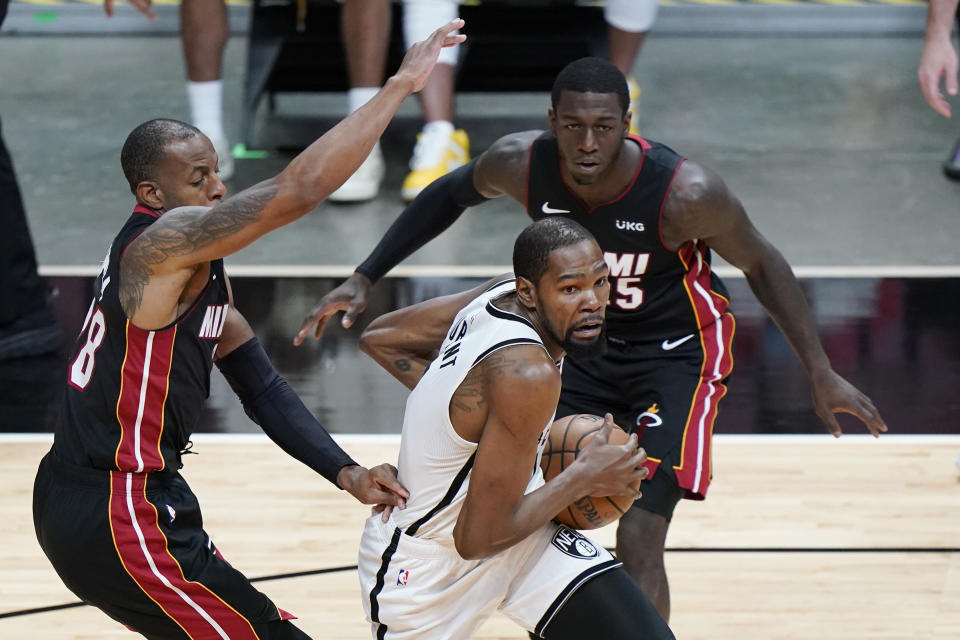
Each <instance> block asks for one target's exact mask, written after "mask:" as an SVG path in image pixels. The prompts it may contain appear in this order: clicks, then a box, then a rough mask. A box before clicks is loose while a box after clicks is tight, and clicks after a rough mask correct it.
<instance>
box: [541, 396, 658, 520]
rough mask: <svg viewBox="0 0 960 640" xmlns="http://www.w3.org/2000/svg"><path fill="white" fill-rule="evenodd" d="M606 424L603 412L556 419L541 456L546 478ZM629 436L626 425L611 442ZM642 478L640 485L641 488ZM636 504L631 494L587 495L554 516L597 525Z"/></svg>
mask: <svg viewBox="0 0 960 640" xmlns="http://www.w3.org/2000/svg"><path fill="white" fill-rule="evenodd" d="M602 426H603V418H602V417H600V416H595V415H591V414H588V413H582V414H579V415H573V416H565V417H563V418H560V419H559V420H555V421H554V423H553V424H552V425H551V426H550V437H549V438H547V444H546V446H545V447H544V450H543V456H542V457H541V458H540V468H541V469H542V470H543V478H544V480H547V481H549V480H550V479H551V478H554V477H555V476H557V475H558V474H559V473H560V472H561V471H563V470H564V469H566V468H567V467H568V466H569V465H570V464H572V463H573V461H574V460H576V458H577V456H578V455H579V454H580V450H581V449H583V447H585V446H586V444H587V443H588V442H589V441H590V438H592V437H593V434H594V433H596V432H597V431H599V430H600V427H602ZM629 437H630V436H629V435H627V433H626V432H625V431H623V429H620V428H615V429H614V430H613V431H612V432H611V433H610V444H623V443H625V442H626V441H627V439H628V438H629ZM639 484H640V483H639V482H638V483H637V485H638V486H637V489H639V488H640V487H639ZM631 505H633V498H631V497H629V496H584V497H583V498H580V499H579V500H577V501H576V502H574V503H573V504H571V505H569V506H568V507H567V508H566V509H564V510H563V511H561V512H560V513H558V514H557V515H556V516H554V518H553V519H554V520H555V521H556V522H559V523H560V524H565V525H567V526H568V527H572V528H574V529H584V530H587V529H598V528H600V527H602V526H604V525H607V524H610V523H611V522H614V521H616V520H619V519H620V516H622V515H623V514H624V513H626V512H627V509H629V508H630V507H631Z"/></svg>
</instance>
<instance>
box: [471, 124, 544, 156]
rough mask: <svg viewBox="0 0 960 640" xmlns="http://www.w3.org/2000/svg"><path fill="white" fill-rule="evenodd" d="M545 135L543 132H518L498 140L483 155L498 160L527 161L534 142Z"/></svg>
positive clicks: (533, 130) (535, 130) (536, 130)
mask: <svg viewBox="0 0 960 640" xmlns="http://www.w3.org/2000/svg"><path fill="white" fill-rule="evenodd" d="M542 134H543V131H542V130H539V129H532V130H530V131H518V132H515V133H508V134H507V135H505V136H502V137H500V138H498V139H497V140H496V141H495V142H494V143H493V144H492V145H490V148H489V149H487V150H486V151H485V152H484V153H483V155H484V157H486V158H491V159H492V158H496V159H498V160H514V161H516V160H524V161H525V160H526V156H527V154H528V153H529V152H530V147H531V146H533V142H534V140H536V139H537V138H538V137H540V135H542Z"/></svg>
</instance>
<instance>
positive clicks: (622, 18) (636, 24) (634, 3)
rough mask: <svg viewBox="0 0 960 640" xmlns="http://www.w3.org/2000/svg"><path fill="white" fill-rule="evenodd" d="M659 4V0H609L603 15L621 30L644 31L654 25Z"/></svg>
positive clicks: (610, 23) (609, 22)
mask: <svg viewBox="0 0 960 640" xmlns="http://www.w3.org/2000/svg"><path fill="white" fill-rule="evenodd" d="M659 4H660V3H659V1H658V0H607V3H606V5H605V6H604V10H603V17H604V19H605V20H606V21H607V24H609V25H612V26H614V27H616V28H617V29H620V30H621V31H626V32H628V33H643V32H646V31H650V28H651V27H653V23H654V22H655V21H656V19H657V7H658V6H659Z"/></svg>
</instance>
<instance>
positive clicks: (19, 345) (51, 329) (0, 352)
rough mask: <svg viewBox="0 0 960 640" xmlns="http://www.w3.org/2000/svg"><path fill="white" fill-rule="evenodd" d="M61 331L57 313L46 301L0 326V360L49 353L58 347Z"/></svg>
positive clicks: (61, 339)
mask: <svg viewBox="0 0 960 640" xmlns="http://www.w3.org/2000/svg"><path fill="white" fill-rule="evenodd" d="M62 343H63V333H62V332H61V331H60V325H59V324H58V323H57V314H56V313H54V311H53V306H52V305H51V304H50V303H49V302H47V303H46V304H44V305H43V306H42V307H40V308H39V309H37V310H35V311H31V312H30V313H26V314H24V315H22V316H20V317H19V318H17V319H16V320H14V321H13V322H11V323H10V324H7V325H4V326H2V327H0V360H5V359H8V358H22V357H25V356H38V355H42V354H44V353H51V352H53V351H56V350H57V349H59V348H60V345H61V344H62Z"/></svg>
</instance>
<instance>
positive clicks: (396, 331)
mask: <svg viewBox="0 0 960 640" xmlns="http://www.w3.org/2000/svg"><path fill="white" fill-rule="evenodd" d="M512 278H513V274H512V273H505V274H503V275H502V276H497V277H496V278H493V279H491V280H488V281H486V282H484V283H483V284H480V285H478V286H476V287H474V288H473V289H470V290H468V291H464V292H462V293H455V294H453V295H449V296H442V297H439V298H433V299H432V300H426V301H424V302H420V303H417V304H412V305H410V306H409V307H404V308H403V309H398V310H396V311H392V312H390V313H386V314H384V315H382V316H380V317H379V318H377V319H376V320H374V321H373V322H371V323H370V324H369V326H367V328H366V329H364V331H363V334H362V335H361V336H360V350H361V351H363V352H364V353H366V354H367V355H368V356H370V357H371V358H373V359H374V360H375V361H376V362H377V364H379V365H380V366H381V367H383V368H384V369H386V371H387V373H389V374H390V375H392V376H393V377H394V378H396V379H397V380H399V381H400V382H402V383H403V384H404V386H406V387H407V388H408V389H413V388H414V387H415V386H417V383H418V382H419V381H420V378H422V377H423V374H424V372H425V371H426V370H427V366H428V365H429V364H430V362H431V361H433V359H434V358H435V357H436V355H437V350H438V349H439V348H440V345H441V343H443V339H444V336H446V334H447V331H449V330H450V325H451V324H452V323H453V319H454V318H455V317H456V315H457V313H459V312H460V310H461V309H463V308H464V307H465V306H467V304H469V303H470V301H471V300H473V299H474V298H476V297H477V296H479V295H480V294H481V293H483V292H484V291H486V290H487V289H489V288H490V287H492V286H493V285H495V284H497V283H498V282H503V281H504V280H510V279H512Z"/></svg>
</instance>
